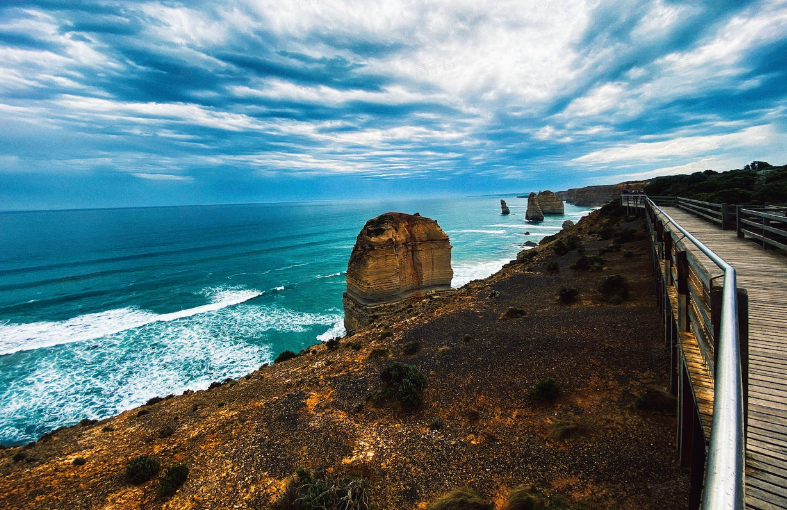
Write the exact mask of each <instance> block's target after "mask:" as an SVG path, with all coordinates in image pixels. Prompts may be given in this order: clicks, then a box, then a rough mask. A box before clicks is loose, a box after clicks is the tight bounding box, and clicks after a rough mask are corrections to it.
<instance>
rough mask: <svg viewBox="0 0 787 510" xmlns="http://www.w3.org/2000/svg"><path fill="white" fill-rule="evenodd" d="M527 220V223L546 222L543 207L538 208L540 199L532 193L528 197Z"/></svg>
mask: <svg viewBox="0 0 787 510" xmlns="http://www.w3.org/2000/svg"><path fill="white" fill-rule="evenodd" d="M525 219H526V220H527V221H534V222H539V221H544V213H543V212H541V207H539V206H538V197H536V194H535V193H533V192H532V191H531V192H530V195H528V197H527V211H526V212H525Z"/></svg>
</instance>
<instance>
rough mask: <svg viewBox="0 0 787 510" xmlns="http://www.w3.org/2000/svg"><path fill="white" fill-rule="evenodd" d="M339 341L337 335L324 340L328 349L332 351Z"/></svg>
mask: <svg viewBox="0 0 787 510" xmlns="http://www.w3.org/2000/svg"><path fill="white" fill-rule="evenodd" d="M340 341H341V337H338V336H337V337H333V338H331V339H330V340H328V341H327V342H325V346H326V347H327V348H328V350H329V351H332V350H334V349H336V348H337V347H339V343H340Z"/></svg>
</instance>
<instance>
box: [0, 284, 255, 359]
mask: <svg viewBox="0 0 787 510" xmlns="http://www.w3.org/2000/svg"><path fill="white" fill-rule="evenodd" d="M202 294H203V295H205V296H206V297H208V298H210V300H211V303H208V304H206V305H202V306H197V307H194V308H188V309H186V310H180V311H177V312H172V313H164V314H157V313H153V312H149V311H147V310H140V309H138V308H131V307H130V308H118V309H115V310H107V311H104V312H97V313H90V314H85V315H80V316H78V317H74V318H72V319H67V320H64V321H59V322H33V323H29V324H13V323H8V324H0V354H11V353H14V352H18V351H28V350H33V349H42V348H46V347H52V346H55V345H60V344H67V343H74V342H84V341H87V340H95V339H97V338H102V337H106V336H109V335H114V334H117V333H120V332H122V331H126V330H129V329H134V328H139V327H142V326H145V325H147V324H151V323H153V322H171V321H175V320H178V319H184V318H186V317H191V316H194V315H199V314H203V313H207V312H214V311H216V310H221V309H222V308H226V307H228V306H233V305H237V304H240V303H243V302H245V301H248V300H250V299H254V298H255V297H257V296H261V295H262V294H263V292H259V291H256V290H249V289H238V288H237V287H233V288H218V287H211V288H208V289H205V290H203V292H202Z"/></svg>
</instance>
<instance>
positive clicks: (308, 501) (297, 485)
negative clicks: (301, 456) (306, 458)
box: [273, 468, 370, 510]
mask: <svg viewBox="0 0 787 510" xmlns="http://www.w3.org/2000/svg"><path fill="white" fill-rule="evenodd" d="M273 507H274V508H275V509H276V510H317V509H320V510H340V509H341V510H367V509H369V508H370V506H369V500H368V496H367V493H366V481H365V480H364V479H363V478H352V477H343V478H340V479H331V478H327V477H326V476H325V475H324V474H322V473H315V472H312V471H311V470H309V469H306V468H298V469H297V471H296V472H295V476H294V477H293V478H292V479H291V480H290V481H289V483H288V484H287V487H286V489H285V490H284V494H282V495H281V497H280V498H279V499H278V501H276V503H275V504H274V506H273Z"/></svg>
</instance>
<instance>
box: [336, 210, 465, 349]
mask: <svg viewBox="0 0 787 510" xmlns="http://www.w3.org/2000/svg"><path fill="white" fill-rule="evenodd" d="M453 275H454V273H453V270H452V269H451V245H450V243H449V240H448V235H447V234H446V233H445V232H443V230H442V229H441V228H440V226H439V225H438V224H437V222H436V221H434V220H431V219H429V218H425V217H423V216H416V215H410V214H403V213H397V212H389V213H385V214H382V215H380V216H378V217H376V218H373V219H371V220H369V221H367V222H366V225H364V227H363V229H361V232H360V234H358V237H357V239H356V241H355V247H353V251H352V254H351V255H350V261H349V262H348V264H347V291H346V292H345V293H344V296H343V303H344V327H345V329H346V330H347V332H348V333H349V334H352V333H354V332H355V331H357V330H358V329H359V328H361V327H363V326H366V325H368V324H370V323H371V322H373V321H374V320H375V319H376V318H377V317H379V316H380V315H383V314H386V313H388V312H390V311H392V310H393V309H395V308H396V306H393V307H392V306H391V305H395V304H401V303H402V302H403V301H406V300H408V299H409V298H422V297H423V296H424V294H425V293H427V292H434V291H443V290H449V289H450V288H451V278H453Z"/></svg>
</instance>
